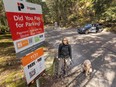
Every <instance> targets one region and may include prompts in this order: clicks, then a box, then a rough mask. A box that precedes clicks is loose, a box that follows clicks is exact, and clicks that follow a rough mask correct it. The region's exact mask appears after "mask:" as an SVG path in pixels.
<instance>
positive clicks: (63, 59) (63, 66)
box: [58, 38, 72, 76]
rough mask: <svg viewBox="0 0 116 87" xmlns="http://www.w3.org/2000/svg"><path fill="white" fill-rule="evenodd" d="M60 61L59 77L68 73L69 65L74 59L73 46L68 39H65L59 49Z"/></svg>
mask: <svg viewBox="0 0 116 87" xmlns="http://www.w3.org/2000/svg"><path fill="white" fill-rule="evenodd" d="M58 59H59V69H58V75H60V76H61V75H63V74H66V73H67V69H68V65H69V64H70V62H71V59H72V51H71V45H70V44H69V42H68V39H67V38H63V40H62V43H61V44H60V45H59V48H58Z"/></svg>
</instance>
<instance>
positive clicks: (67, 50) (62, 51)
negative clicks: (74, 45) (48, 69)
mask: <svg viewBox="0 0 116 87" xmlns="http://www.w3.org/2000/svg"><path fill="white" fill-rule="evenodd" d="M69 57H70V58H71V59H72V51H71V45H69V44H67V45H65V44H60V45H59V48H58V58H69Z"/></svg>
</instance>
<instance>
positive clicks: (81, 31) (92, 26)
mask: <svg viewBox="0 0 116 87" xmlns="http://www.w3.org/2000/svg"><path fill="white" fill-rule="evenodd" d="M101 30H102V26H101V25H99V24H87V25H85V26H84V27H82V28H79V29H77V32H78V33H79V34H88V33H90V32H93V33H97V32H99V31H101Z"/></svg>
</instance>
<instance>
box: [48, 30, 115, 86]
mask: <svg viewBox="0 0 116 87" xmlns="http://www.w3.org/2000/svg"><path fill="white" fill-rule="evenodd" d="M63 37H68V38H69V41H70V44H71V46H72V52H73V61H74V63H73V65H72V67H71V70H70V74H69V76H68V77H66V78H65V79H64V80H63V81H64V84H63V85H62V86H61V85H59V86H58V85H57V86H55V84H60V83H55V84H54V85H53V86H52V87H116V34H112V33H108V32H101V33H97V34H96V33H91V34H88V35H84V34H82V35H79V34H77V32H76V29H67V30H61V29H59V30H50V29H49V30H46V38H47V39H46V40H47V41H48V42H49V44H50V45H51V49H54V48H55V49H57V48H58V44H59V43H60V42H61V39H62V38H63ZM85 59H89V60H91V62H92V65H93V69H94V71H93V73H92V76H91V77H89V78H87V77H85V76H84V75H83V74H82V73H80V72H78V69H79V66H80V64H81V63H82V62H83V61H84V60H85Z"/></svg>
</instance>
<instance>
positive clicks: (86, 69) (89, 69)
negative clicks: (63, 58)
mask: <svg viewBox="0 0 116 87" xmlns="http://www.w3.org/2000/svg"><path fill="white" fill-rule="evenodd" d="M82 67H83V72H85V75H86V76H88V75H90V74H91V73H92V64H91V61H90V60H85V61H84V62H83V64H82Z"/></svg>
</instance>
